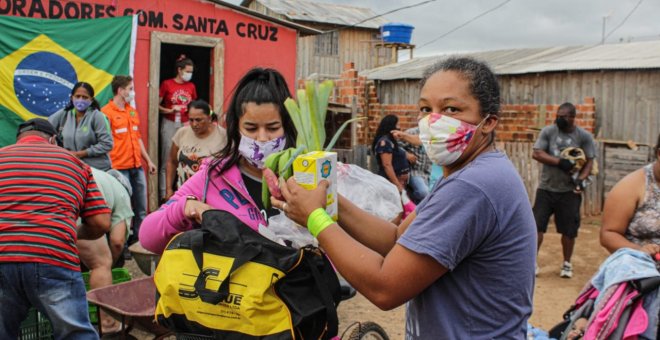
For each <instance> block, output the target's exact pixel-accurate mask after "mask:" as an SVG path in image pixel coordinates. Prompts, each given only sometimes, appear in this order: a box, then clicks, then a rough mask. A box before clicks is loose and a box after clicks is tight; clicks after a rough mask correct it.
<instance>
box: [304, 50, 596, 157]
mask: <svg viewBox="0 0 660 340" xmlns="http://www.w3.org/2000/svg"><path fill="white" fill-rule="evenodd" d="M299 85H301V84H299ZM335 86H336V90H335V96H334V97H333V98H331V101H333V102H335V103H339V104H345V105H348V106H350V105H351V103H352V100H353V97H355V98H356V103H357V107H358V116H366V117H367V120H366V121H364V120H363V121H360V122H359V123H358V128H357V139H358V140H357V144H366V145H370V144H371V142H372V140H373V137H374V135H375V133H376V130H377V129H378V124H379V123H380V120H381V119H382V117H384V116H386V115H389V114H394V115H396V116H398V117H399V128H400V129H403V130H405V129H408V128H411V127H414V126H416V125H417V114H418V109H417V105H401V104H380V101H379V100H378V95H377V93H376V87H375V84H374V82H373V81H371V80H367V78H366V77H364V76H360V75H359V74H358V72H357V71H356V70H355V68H354V64H353V63H347V64H345V65H344V71H343V72H342V73H341V76H340V78H339V79H338V80H336V81H335ZM573 104H574V105H575V106H576V109H577V116H576V124H577V125H578V126H580V127H582V128H584V129H586V130H587V131H589V132H591V133H594V131H595V126H596V106H595V100H594V98H593V97H586V98H584V100H583V102H582V103H573ZM559 105H560V104H547V105H518V104H507V105H502V107H501V115H500V120H499V124H498V127H497V139H498V140H500V141H506V142H509V141H534V140H536V137H537V136H538V133H539V131H540V129H541V128H543V127H544V126H546V125H550V124H553V123H554V120H555V115H556V113H557V109H558V108H559Z"/></svg>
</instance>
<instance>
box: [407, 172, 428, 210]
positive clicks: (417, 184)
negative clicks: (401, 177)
mask: <svg viewBox="0 0 660 340" xmlns="http://www.w3.org/2000/svg"><path fill="white" fill-rule="evenodd" d="M408 187H409V188H410V199H411V200H412V201H413V202H414V203H415V204H419V202H421V201H422V200H423V199H424V198H425V197H426V196H427V195H428V194H429V185H428V183H426V180H425V179H424V177H420V176H410V179H409V180H408Z"/></svg>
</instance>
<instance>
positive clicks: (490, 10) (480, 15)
mask: <svg viewBox="0 0 660 340" xmlns="http://www.w3.org/2000/svg"><path fill="white" fill-rule="evenodd" d="M509 2H511V0H505V1H503V2H502V3H501V4H499V5H497V6H495V7H493V8H491V9H489V10H487V11H484V12H482V13H480V14H479V15H477V16H475V17H474V18H472V19H470V20H468V21H466V22H464V23H462V24H460V25H458V26H456V27H454V28H452V29H450V30H449V31H447V32H445V33H443V34H442V35H440V36H439V37H437V38H434V39H432V40H430V41H428V42H425V43H424V44H422V45H420V46H419V47H417V50H419V49H420V48H422V47H424V46H428V45H430V44H432V43H434V42H436V41H438V40H440V39H442V38H444V37H446V36H448V35H450V34H451V33H454V32H456V31H458V30H459V29H461V28H463V27H465V26H467V25H469V24H470V23H471V22H473V21H475V20H477V19H479V18H481V17H483V16H484V15H486V14H488V13H490V12H493V11H495V10H497V9H499V8H500V7H502V6H504V5H506V4H507V3H509Z"/></svg>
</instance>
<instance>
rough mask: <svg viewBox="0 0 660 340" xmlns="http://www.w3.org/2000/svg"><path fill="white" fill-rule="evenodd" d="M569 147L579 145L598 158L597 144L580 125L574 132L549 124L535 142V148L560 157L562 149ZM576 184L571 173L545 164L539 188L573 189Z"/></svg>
mask: <svg viewBox="0 0 660 340" xmlns="http://www.w3.org/2000/svg"><path fill="white" fill-rule="evenodd" d="M568 147H578V148H581V149H582V150H583V151H584V155H585V156H586V157H587V158H596V146H595V144H594V139H593V137H592V136H591V134H590V133H589V132H587V131H585V130H584V129H582V128H581V127H579V126H576V127H575V130H573V132H568V133H567V132H563V131H560V130H559V128H558V127H557V125H549V126H546V127H544V128H543V130H541V134H540V135H539V138H538V139H537V140H536V143H534V149H538V150H543V151H545V152H547V153H548V154H549V155H550V156H554V157H559V155H560V154H561V151H562V150H564V149H565V148H568ZM574 188H575V184H573V181H572V179H571V175H570V174H568V173H566V172H565V171H563V170H561V169H559V168H558V167H556V166H552V165H547V164H543V170H541V182H540V183H539V189H543V190H547V191H552V192H568V191H573V189H574Z"/></svg>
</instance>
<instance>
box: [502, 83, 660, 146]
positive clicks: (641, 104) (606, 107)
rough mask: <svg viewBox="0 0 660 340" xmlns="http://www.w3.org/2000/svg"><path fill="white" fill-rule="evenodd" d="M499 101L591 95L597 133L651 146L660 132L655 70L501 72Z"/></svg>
mask: <svg viewBox="0 0 660 340" xmlns="http://www.w3.org/2000/svg"><path fill="white" fill-rule="evenodd" d="M500 84H501V93H502V102H503V103H506V104H548V103H562V102H567V101H569V102H574V103H579V102H582V101H583V99H584V98H585V97H594V98H596V130H597V131H598V132H599V137H601V138H607V139H615V140H633V141H636V142H641V143H646V144H652V145H655V142H656V141H657V138H658V134H659V133H660V111H659V110H660V70H618V71H586V72H555V73H542V74H527V75H503V76H500Z"/></svg>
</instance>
